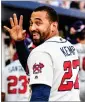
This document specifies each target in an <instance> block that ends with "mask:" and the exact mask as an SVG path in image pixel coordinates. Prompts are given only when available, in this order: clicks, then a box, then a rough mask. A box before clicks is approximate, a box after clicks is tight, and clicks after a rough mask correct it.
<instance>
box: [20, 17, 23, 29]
mask: <svg viewBox="0 0 85 102" xmlns="http://www.w3.org/2000/svg"><path fill="white" fill-rule="evenodd" d="M22 25H23V16H22V15H21V16H20V20H19V26H20V27H21V28H22Z"/></svg>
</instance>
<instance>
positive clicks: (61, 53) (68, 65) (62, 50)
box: [27, 36, 80, 101]
mask: <svg viewBox="0 0 85 102" xmlns="http://www.w3.org/2000/svg"><path fill="white" fill-rule="evenodd" d="M27 63H28V67H29V71H30V83H29V84H30V85H32V84H45V85H48V86H50V87H51V92H50V97H49V101H79V100H80V99H79V86H78V71H79V59H78V54H77V51H76V50H75V48H74V47H73V45H72V44H70V42H68V41H66V40H65V39H63V38H61V37H57V36H55V37H52V38H50V39H49V40H47V41H45V42H44V43H43V44H41V45H39V46H38V47H36V48H35V49H33V51H32V52H31V53H30V55H29V58H28V61H27Z"/></svg>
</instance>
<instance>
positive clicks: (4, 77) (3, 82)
mask: <svg viewBox="0 0 85 102" xmlns="http://www.w3.org/2000/svg"><path fill="white" fill-rule="evenodd" d="M5 70H6V69H5V68H4V69H3V71H2V77H1V80H2V83H1V85H2V87H1V92H3V93H6V73H5Z"/></svg>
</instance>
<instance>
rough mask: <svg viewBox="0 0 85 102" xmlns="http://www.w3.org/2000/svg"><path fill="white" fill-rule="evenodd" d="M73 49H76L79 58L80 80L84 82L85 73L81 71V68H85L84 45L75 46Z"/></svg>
mask: <svg viewBox="0 0 85 102" xmlns="http://www.w3.org/2000/svg"><path fill="white" fill-rule="evenodd" d="M75 48H76V49H77V51H78V54H79V58H80V69H81V71H80V72H79V74H80V79H81V80H85V71H84V70H83V67H85V44H80V43H78V44H75Z"/></svg>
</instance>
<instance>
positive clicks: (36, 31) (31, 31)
mask: <svg viewBox="0 0 85 102" xmlns="http://www.w3.org/2000/svg"><path fill="white" fill-rule="evenodd" d="M33 33H38V34H40V32H39V31H31V34H33Z"/></svg>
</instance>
